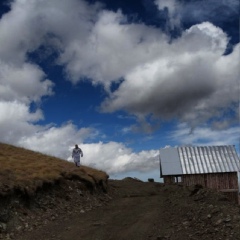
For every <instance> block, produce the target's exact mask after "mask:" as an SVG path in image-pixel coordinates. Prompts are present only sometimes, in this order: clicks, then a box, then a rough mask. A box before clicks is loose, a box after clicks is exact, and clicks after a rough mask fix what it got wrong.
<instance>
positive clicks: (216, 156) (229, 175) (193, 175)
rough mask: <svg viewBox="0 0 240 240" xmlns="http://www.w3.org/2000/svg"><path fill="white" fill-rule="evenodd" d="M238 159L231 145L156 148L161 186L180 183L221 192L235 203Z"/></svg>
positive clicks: (239, 163)
mask: <svg viewBox="0 0 240 240" xmlns="http://www.w3.org/2000/svg"><path fill="white" fill-rule="evenodd" d="M239 171H240V159H239V157H238V155H237V152H236V149H235V147H234V146H232V145H231V146H184V147H176V148H172V147H169V148H163V149H160V176H161V177H162V178H163V179H164V183H176V182H182V184H184V185H187V186H190V185H194V184H201V185H202V186H204V187H207V188H212V189H216V190H218V191H221V192H224V193H225V194H226V195H227V196H228V198H230V199H231V200H232V201H234V202H236V203H238V194H239V188H238V172H239Z"/></svg>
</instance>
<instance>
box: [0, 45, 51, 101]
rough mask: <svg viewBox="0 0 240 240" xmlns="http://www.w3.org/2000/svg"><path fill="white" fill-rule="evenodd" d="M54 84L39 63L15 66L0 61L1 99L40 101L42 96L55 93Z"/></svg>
mask: <svg viewBox="0 0 240 240" xmlns="http://www.w3.org/2000/svg"><path fill="white" fill-rule="evenodd" d="M0 49H1V48H0ZM53 86H54V84H53V82H52V81H50V80H48V79H45V74H44V72H43V71H42V70H41V69H40V68H39V67H38V66H37V65H34V64H29V63H23V64H22V66H14V65H13V64H11V63H6V62H2V61H0V101H11V100H13V99H14V100H15V101H19V102H22V103H28V104H29V103H31V102H32V101H33V102H39V101H40V100H41V98H42V96H50V95H52V94H53V91H52V88H53Z"/></svg>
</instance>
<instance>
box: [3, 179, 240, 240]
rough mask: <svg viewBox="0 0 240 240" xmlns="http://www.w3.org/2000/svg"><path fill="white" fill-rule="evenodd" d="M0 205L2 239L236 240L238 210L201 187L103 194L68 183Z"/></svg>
mask: <svg viewBox="0 0 240 240" xmlns="http://www.w3.org/2000/svg"><path fill="white" fill-rule="evenodd" d="M0 204H1V205H0V239H17V240H30V239H37V240H43V239H44V240H47V239H56V240H69V239H71V240H77V239H78V240H79V239H84V240H88V239H89V240H110V239H112V240H115V239H117V240H118V239H119V240H125V239H130V240H141V239H142V240H148V239H150V240H165V239H168V240H183V239H190V240H191V239H192V240H194V239H205V240H208V239H211V240H212V239H214V240H218V239H219V240H220V239H221V240H230V239H234V240H236V239H240V208H239V206H238V205H236V204H234V203H231V202H230V201H228V200H227V198H226V197H225V196H224V195H222V194H220V193H217V192H214V191H211V190H208V189H203V188H201V187H199V186H192V187H189V188H186V187H183V186H181V185H164V184H162V183H155V182H141V181H139V180H137V179H132V178H126V179H124V180H121V181H117V180H110V181H109V183H108V191H107V193H103V192H102V191H100V190H95V191H94V192H90V191H88V189H87V188H86V187H85V185H84V184H83V183H81V182H79V181H76V180H75V181H73V180H68V181H65V182H64V183H61V184H59V185H58V186H55V187H49V188H47V189H43V190H42V191H41V192H39V193H37V194H36V195H35V196H34V197H33V196H32V197H31V198H27V197H26V196H25V197H24V198H20V197H19V196H15V198H13V197H11V198H5V199H1V203H0Z"/></svg>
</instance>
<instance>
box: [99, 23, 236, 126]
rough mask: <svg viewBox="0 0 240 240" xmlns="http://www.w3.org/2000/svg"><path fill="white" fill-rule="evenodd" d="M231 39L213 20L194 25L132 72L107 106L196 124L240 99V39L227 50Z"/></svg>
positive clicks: (142, 114)
mask: <svg viewBox="0 0 240 240" xmlns="http://www.w3.org/2000/svg"><path fill="white" fill-rule="evenodd" d="M226 45H227V36H226V34H225V33H224V32H223V31H222V30H221V29H220V28H217V27H215V26H214V25H212V24H210V23H202V24H199V25H196V26H192V27H191V28H190V29H188V30H186V31H185V32H184V33H183V34H182V37H181V38H179V39H176V40H175V41H174V42H172V43H171V44H168V45H167V47H166V49H165V50H166V52H165V54H162V55H159V56H158V58H156V59H155V60H154V61H151V62H148V63H146V64H143V65H139V66H138V67H136V68H134V69H133V70H132V71H131V72H130V73H129V74H127V75H126V76H125V81H124V82H123V83H122V84H121V85H120V87H119V88H118V89H117V90H116V91H114V92H113V93H112V94H111V95H110V97H109V98H107V99H106V100H105V101H104V102H103V104H102V110H103V111H104V112H114V111H117V110H120V109H125V110H126V111H128V112H130V113H133V114H135V115H136V116H141V117H142V116H147V115H149V114H153V115H154V116H155V117H156V118H161V119H169V118H175V117H178V118H180V120H182V121H186V122H188V123H189V124H190V125H191V126H193V127H194V126H196V125H197V124H201V123H203V122H205V121H207V120H209V119H211V118H213V117H215V116H216V115H219V114H222V113H223V112H224V111H226V110H227V108H228V107H230V106H231V105H232V104H234V103H236V102H237V101H238V79H239V72H238V66H237V64H238V61H239V60H238V52H239V47H240V45H239V44H238V45H237V46H236V47H235V49H234V50H233V52H232V53H231V54H229V55H227V56H223V55H222V54H223V53H224V51H225V48H226ZM230 63H231V64H230ZM233 110H234V111H236V110H237V109H233Z"/></svg>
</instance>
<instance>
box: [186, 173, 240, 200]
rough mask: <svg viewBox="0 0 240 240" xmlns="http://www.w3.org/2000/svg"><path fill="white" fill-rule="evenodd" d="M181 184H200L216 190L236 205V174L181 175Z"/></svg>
mask: <svg viewBox="0 0 240 240" xmlns="http://www.w3.org/2000/svg"><path fill="white" fill-rule="evenodd" d="M182 182H183V184H184V185H187V186H190V185H194V184H201V185H202V186H204V187H207V188H211V189H216V190H218V191H221V192H224V194H226V196H228V198H229V199H231V200H232V201H234V202H236V203H238V176H237V172H230V173H209V174H189V175H183V176H182Z"/></svg>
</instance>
